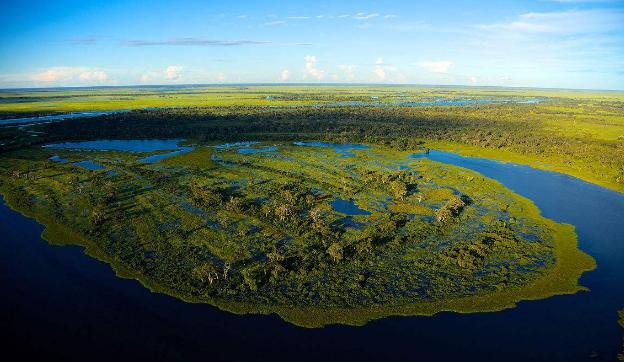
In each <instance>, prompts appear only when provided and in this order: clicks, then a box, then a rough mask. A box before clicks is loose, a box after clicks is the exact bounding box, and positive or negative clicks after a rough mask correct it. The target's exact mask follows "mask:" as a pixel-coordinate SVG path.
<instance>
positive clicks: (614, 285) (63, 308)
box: [0, 151, 624, 362]
mask: <svg viewBox="0 0 624 362" xmlns="http://www.w3.org/2000/svg"><path fill="white" fill-rule="evenodd" d="M427 157H429V158H430V159H432V160H434V161H439V162H444V163H449V164H454V165H459V166H463V167H466V168H470V169H473V170H475V171H477V172H480V173H482V174H483V175H485V176H487V177H491V178H494V179H497V180H499V181H501V182H502V183H504V184H505V186H506V187H508V188H510V189H512V190H514V191H515V192H516V193H518V194H521V195H523V196H526V197H528V198H530V199H532V200H533V201H534V202H535V203H536V204H537V206H538V207H539V208H540V209H541V210H542V211H543V214H544V216H546V217H549V218H552V219H554V220H557V221H560V222H568V223H571V224H573V225H575V226H576V227H577V233H578V234H579V243H580V247H581V249H582V250H584V251H585V252H587V253H589V254H590V255H592V256H593V257H594V258H596V260H597V263H598V268H597V269H596V270H595V271H593V272H590V273H585V274H584V275H583V277H582V279H581V284H582V285H584V286H587V287H589V288H590V289H591V292H580V293H577V294H575V295H572V296H569V295H568V296H555V297H551V298H548V299H544V300H539V301H527V302H520V303H519V304H518V306H517V307H516V308H512V309H508V310H505V311H502V312H495V313H476V314H457V313H448V312H446V313H440V314H438V315H435V316H433V317H388V318H385V319H382V320H377V321H372V322H369V323H368V324H366V325H365V326H363V327H350V326H342V325H332V326H328V327H325V328H322V329H304V328H299V327H295V326H293V325H291V324H289V323H287V322H284V321H282V320H281V319H280V318H279V317H277V316H275V315H270V316H262V315H244V316H238V315H233V314H230V313H227V312H222V311H220V310H218V309H217V308H215V307H212V306H209V305H198V304H189V303H184V302H182V301H179V300H177V299H175V298H172V297H169V296H166V295H162V294H154V293H151V292H150V291H149V290H147V289H146V288H144V287H143V286H141V285H140V284H139V283H138V282H137V281H134V280H126V279H119V278H117V277H116V276H115V275H114V273H113V271H112V270H111V268H110V267H109V266H108V265H107V264H104V263H102V262H99V261H97V260H95V259H92V258H90V257H88V256H85V255H84V252H83V248H81V247H77V246H64V247H59V246H52V245H49V244H47V243H46V242H45V241H44V240H42V239H41V237H40V233H41V231H42V230H43V227H42V226H41V225H39V224H38V223H37V222H35V221H34V220H31V219H27V218H25V217H23V216H21V215H20V214H19V213H17V212H15V211H12V210H11V209H10V208H8V207H7V206H5V205H4V204H3V203H2V206H0V235H1V236H2V242H1V243H0V288H1V290H2V298H0V300H1V301H0V303H1V305H0V306H1V307H2V311H3V317H2V321H3V322H2V328H3V331H4V332H5V333H4V334H5V335H6V336H8V337H5V338H4V340H3V344H4V346H5V347H4V351H3V352H4V353H5V354H7V355H10V352H18V353H19V355H20V357H21V359H23V360H32V358H46V359H49V358H51V357H53V356H54V357H55V359H56V358H59V359H60V358H63V359H65V360H76V361H99V360H102V361H110V360H111V359H112V360H119V361H125V360H131V359H136V360H141V361H143V360H145V361H160V360H167V361H172V360H173V361H177V360H198V361H199V360H201V361H218V360H228V361H244V360H253V361H264V360H270V361H282V360H285V361H290V360H297V361H317V362H318V361H328V360H342V361H523V362H526V361H614V360H616V355H617V353H618V352H621V348H622V335H623V334H624V330H622V328H620V326H619V325H618V323H617V319H618V316H617V310H619V309H621V308H622V307H624V263H623V262H622V261H623V260H624V237H623V236H624V221H623V220H624V196H623V195H621V194H618V193H615V192H612V191H609V190H607V189H604V188H602V187H599V186H595V185H592V184H589V183H586V182H584V181H581V180H579V179H576V178H573V177H570V176H566V175H562V174H558V173H554V172H548V171H542V170H537V169H533V168H530V167H528V166H519V165H513V164H502V163H499V162H496V161H490V160H483V159H474V158H466V157H460V156H457V155H454V154H449V153H444V152H436V151H431V153H430V154H429V155H427ZM592 355H593V356H594V357H592Z"/></svg>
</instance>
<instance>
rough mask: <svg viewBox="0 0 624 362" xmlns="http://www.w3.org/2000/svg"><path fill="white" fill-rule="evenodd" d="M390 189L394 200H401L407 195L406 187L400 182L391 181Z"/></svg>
mask: <svg viewBox="0 0 624 362" xmlns="http://www.w3.org/2000/svg"><path fill="white" fill-rule="evenodd" d="M390 189H391V190H392V193H393V194H394V197H395V198H396V199H399V200H403V197H405V195H407V185H406V184H405V182H403V181H401V180H394V181H392V183H391V184H390Z"/></svg>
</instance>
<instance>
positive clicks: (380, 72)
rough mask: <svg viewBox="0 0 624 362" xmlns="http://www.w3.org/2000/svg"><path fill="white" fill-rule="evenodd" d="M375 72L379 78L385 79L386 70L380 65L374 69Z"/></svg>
mask: <svg viewBox="0 0 624 362" xmlns="http://www.w3.org/2000/svg"><path fill="white" fill-rule="evenodd" d="M373 73H375V75H376V76H377V78H379V79H380V80H384V79H385V78H386V71H385V70H384V69H383V68H382V67H380V66H379V65H377V66H375V70H373Z"/></svg>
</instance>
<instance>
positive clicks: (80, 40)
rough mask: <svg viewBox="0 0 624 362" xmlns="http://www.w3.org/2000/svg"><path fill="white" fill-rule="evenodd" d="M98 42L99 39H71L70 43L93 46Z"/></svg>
mask: <svg viewBox="0 0 624 362" xmlns="http://www.w3.org/2000/svg"><path fill="white" fill-rule="evenodd" d="M98 40H99V37H90V38H76V39H69V40H68V42H70V43H74V44H93V43H95V42H96V41H98Z"/></svg>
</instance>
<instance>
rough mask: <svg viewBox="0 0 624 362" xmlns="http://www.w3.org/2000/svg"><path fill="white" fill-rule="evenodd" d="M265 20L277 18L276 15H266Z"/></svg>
mask: <svg viewBox="0 0 624 362" xmlns="http://www.w3.org/2000/svg"><path fill="white" fill-rule="evenodd" d="M267 18H277V15H275V14H267Z"/></svg>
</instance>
